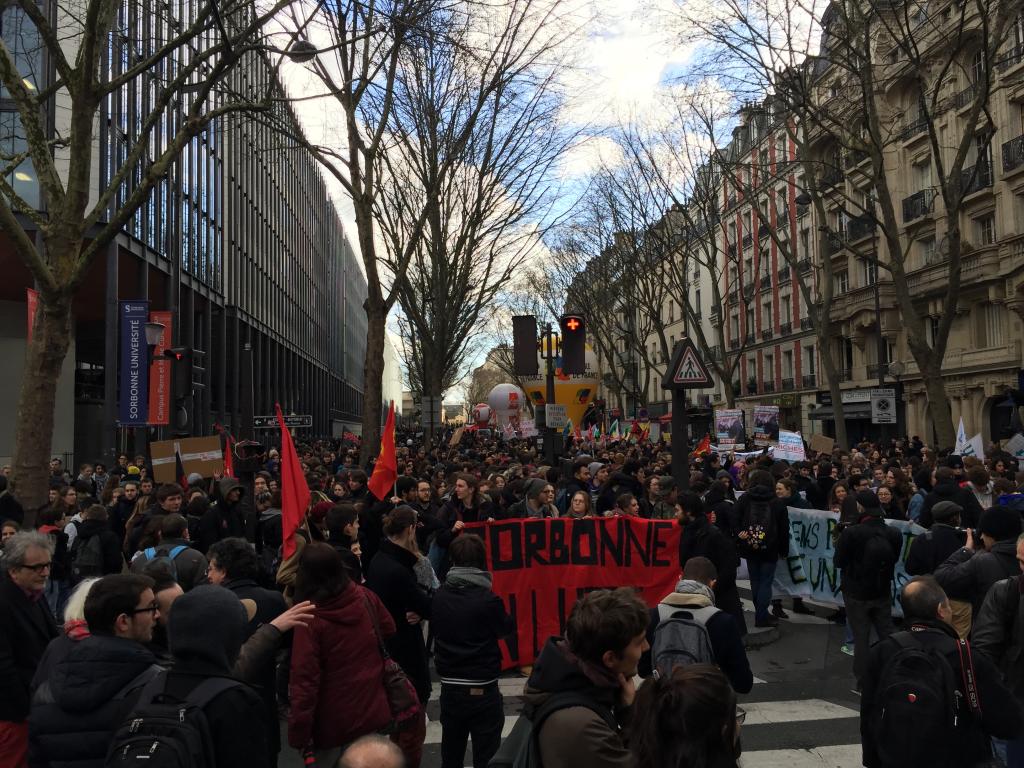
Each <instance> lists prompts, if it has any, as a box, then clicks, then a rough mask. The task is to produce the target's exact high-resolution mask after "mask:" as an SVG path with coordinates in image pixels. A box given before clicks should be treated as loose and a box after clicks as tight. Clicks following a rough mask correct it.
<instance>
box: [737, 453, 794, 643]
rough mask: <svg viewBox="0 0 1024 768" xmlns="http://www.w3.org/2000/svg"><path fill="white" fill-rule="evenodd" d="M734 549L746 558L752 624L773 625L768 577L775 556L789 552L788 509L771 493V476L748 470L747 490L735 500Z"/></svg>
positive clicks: (772, 488)
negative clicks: (752, 610) (751, 604)
mask: <svg viewBox="0 0 1024 768" xmlns="http://www.w3.org/2000/svg"><path fill="white" fill-rule="evenodd" d="M732 528H733V531H734V535H735V542H736V551H737V552H738V553H739V554H740V555H741V556H742V557H744V558H746V561H747V570H748V571H749V573H750V591H751V595H752V597H753V599H754V624H755V626H758V627H773V626H775V625H776V624H778V619H776V618H774V617H773V616H772V615H771V614H770V613H769V609H770V608H771V602H772V580H773V579H774V578H775V567H776V565H777V564H778V562H779V558H782V557H787V556H788V555H789V512H788V511H787V510H786V505H785V504H784V503H783V502H782V501H781V500H779V498H778V497H777V496H776V495H775V478H773V477H772V475H771V473H770V472H766V471H765V470H763V469H757V470H754V471H753V472H751V473H750V475H749V477H748V483H747V492H746V493H744V494H743V497H742V498H741V499H740V500H739V501H737V502H736V507H735V510H734V522H733V525H732Z"/></svg>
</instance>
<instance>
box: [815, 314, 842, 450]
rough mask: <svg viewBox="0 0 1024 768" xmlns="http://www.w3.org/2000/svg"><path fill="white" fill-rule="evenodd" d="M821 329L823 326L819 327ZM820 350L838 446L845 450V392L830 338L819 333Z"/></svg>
mask: <svg viewBox="0 0 1024 768" xmlns="http://www.w3.org/2000/svg"><path fill="white" fill-rule="evenodd" d="M818 327H819V329H820V328H821V326H820V325H819V326H818ZM818 350H819V351H820V352H821V367H822V368H823V369H824V370H825V378H826V379H827V380H828V391H829V394H830V395H831V396H832V414H833V416H834V417H835V425H836V445H838V446H839V447H840V448H842V449H843V450H846V449H848V448H849V447H850V442H849V438H848V437H847V436H846V419H845V418H844V414H843V391H842V389H840V388H839V375H838V368H837V366H836V364H835V361H834V360H833V359H832V353H831V352H830V351H829V348H828V337H827V336H826V335H825V334H824V333H821V332H820V330H819V332H818Z"/></svg>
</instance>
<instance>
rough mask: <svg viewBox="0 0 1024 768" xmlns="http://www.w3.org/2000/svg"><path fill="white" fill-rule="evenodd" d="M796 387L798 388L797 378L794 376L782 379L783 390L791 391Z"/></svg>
mask: <svg viewBox="0 0 1024 768" xmlns="http://www.w3.org/2000/svg"><path fill="white" fill-rule="evenodd" d="M794 389H796V385H795V380H794V379H793V377H792V376H787V377H786V378H784V379H783V380H782V391H783V392H790V391H792V390H794Z"/></svg>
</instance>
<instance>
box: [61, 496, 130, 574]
mask: <svg viewBox="0 0 1024 768" xmlns="http://www.w3.org/2000/svg"><path fill="white" fill-rule="evenodd" d="M75 527H76V528H78V535H77V536H75V543H74V544H72V545H71V552H70V556H71V568H72V577H73V579H74V580H75V581H81V580H82V579H86V578H92V577H99V576H109V575H112V574H115V573H121V571H122V570H123V569H124V555H122V554H121V542H120V540H118V538H117V534H116V533H114V532H113V531H112V530H110V525H109V524H108V512H107V508H106V507H104V506H103V505H102V504H93V505H92V506H90V507H88V508H86V510H85V511H84V512H82V521H81V522H80V523H75ZM93 539H95V541H93ZM90 547H98V550H97V552H98V554H99V560H98V562H92V561H93V560H94V558H92V557H90V556H88V555H87V554H86V553H85V552H82V550H83V549H86V548H90ZM80 553H81V554H80ZM89 564H91V566H92V567H94V568H95V569H96V570H95V571H93V570H91V569H90V565H89Z"/></svg>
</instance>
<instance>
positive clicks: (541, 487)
mask: <svg viewBox="0 0 1024 768" xmlns="http://www.w3.org/2000/svg"><path fill="white" fill-rule="evenodd" d="M550 487H551V484H550V483H548V482H547V481H545V480H540V479H538V478H536V477H535V478H532V479H530V480H527V481H526V484H525V485H524V486H523V488H524V490H525V491H526V496H525V497H524V498H523V500H522V501H518V502H516V503H515V504H513V505H512V506H510V507H509V508H508V513H507V515H506V516H507V517H509V518H512V519H514V518H518V517H558V510H557V509H555V508H554V507H553V506H552V505H551V499H548V498H547V494H546V493H545V491H546V489H548V488H550Z"/></svg>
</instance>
